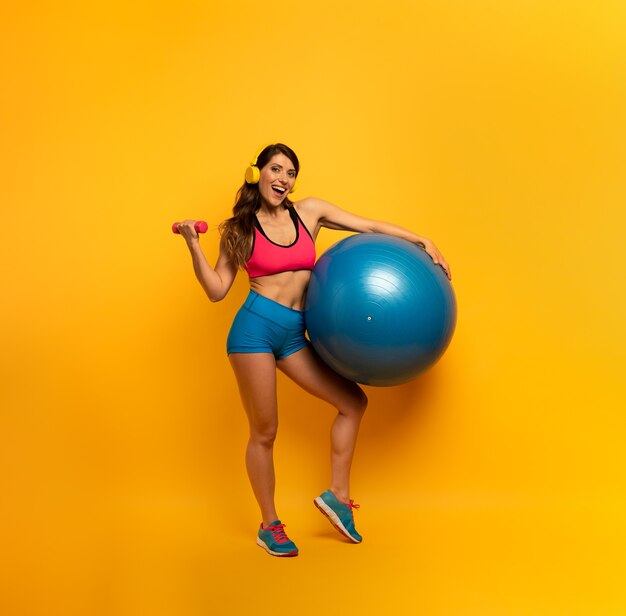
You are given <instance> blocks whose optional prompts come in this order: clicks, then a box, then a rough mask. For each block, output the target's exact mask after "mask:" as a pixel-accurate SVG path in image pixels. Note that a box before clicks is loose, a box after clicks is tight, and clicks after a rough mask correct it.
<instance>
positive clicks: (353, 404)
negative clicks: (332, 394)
mask: <svg viewBox="0 0 626 616" xmlns="http://www.w3.org/2000/svg"><path fill="white" fill-rule="evenodd" d="M368 402H369V401H368V399H367V395H366V394H365V392H364V391H363V390H362V389H361V388H360V387H359V386H358V385H355V387H354V390H353V392H352V395H351V396H350V400H349V402H348V404H347V405H346V407H345V412H348V413H354V414H357V415H363V413H365V410H366V409H367V404H368ZM341 410H342V409H340V412H341Z"/></svg>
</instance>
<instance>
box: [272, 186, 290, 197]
mask: <svg viewBox="0 0 626 616" xmlns="http://www.w3.org/2000/svg"><path fill="white" fill-rule="evenodd" d="M272 190H273V191H274V192H275V193H276V194H277V195H280V196H281V197H282V196H283V195H284V194H285V193H286V192H287V189H286V188H280V187H278V186H272Z"/></svg>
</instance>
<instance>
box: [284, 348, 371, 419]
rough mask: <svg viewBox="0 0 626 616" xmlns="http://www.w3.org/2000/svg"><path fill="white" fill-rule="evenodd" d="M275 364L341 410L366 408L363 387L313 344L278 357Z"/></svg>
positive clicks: (296, 381) (297, 381)
mask: <svg viewBox="0 0 626 616" xmlns="http://www.w3.org/2000/svg"><path fill="white" fill-rule="evenodd" d="M276 366H277V367H278V368H279V369H280V370H281V371H282V372H284V373H285V374H286V375H287V376H288V377H289V378H290V379H292V380H293V381H294V382H295V383H297V384H298V385H299V386H300V387H302V388H303V389H304V390H305V391H307V392H309V393H310V394H312V395H314V396H316V397H318V398H320V399H322V400H325V401H326V402H328V403H329V404H332V405H333V406H334V407H336V408H337V409H339V410H348V409H349V410H365V407H366V406H367V396H366V395H365V393H364V392H363V390H362V389H361V388H360V387H359V386H358V385H357V384H356V383H354V382H353V381H349V380H348V379H346V378H344V377H343V376H341V375H340V374H337V373H336V372H335V371H334V370H332V369H331V368H329V367H328V366H327V365H326V364H325V363H324V361H323V360H322V359H320V357H319V356H318V355H317V353H315V351H314V350H313V349H312V347H311V346H310V345H309V346H306V347H305V348H303V349H301V350H300V351H298V352H296V353H293V354H292V355H289V356H287V357H285V358H283V359H279V360H277V361H276Z"/></svg>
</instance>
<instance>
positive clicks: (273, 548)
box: [256, 520, 298, 556]
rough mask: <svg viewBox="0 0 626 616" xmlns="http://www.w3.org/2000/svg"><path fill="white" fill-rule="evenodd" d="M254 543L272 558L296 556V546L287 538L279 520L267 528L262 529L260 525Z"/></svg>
mask: <svg viewBox="0 0 626 616" xmlns="http://www.w3.org/2000/svg"><path fill="white" fill-rule="evenodd" d="M256 542H257V545H260V546H261V547H262V548H264V549H265V550H267V553H268V554H271V555H272V556H297V555H298V548H297V547H296V544H295V543H294V542H293V541H291V539H289V537H287V535H286V534H285V525H284V524H283V523H282V522H281V521H280V520H276V522H272V523H271V524H270V525H269V526H268V527H267V528H263V524H262V523H261V526H260V528H259V534H258V535H257V538H256Z"/></svg>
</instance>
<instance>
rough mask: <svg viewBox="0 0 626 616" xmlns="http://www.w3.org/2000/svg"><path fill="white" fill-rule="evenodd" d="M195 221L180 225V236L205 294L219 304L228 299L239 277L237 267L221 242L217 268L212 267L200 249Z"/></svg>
mask: <svg viewBox="0 0 626 616" xmlns="http://www.w3.org/2000/svg"><path fill="white" fill-rule="evenodd" d="M193 225H194V221H193V220H190V221H188V220H186V221H185V222H182V223H180V224H179V225H178V230H179V231H180V234H181V235H182V236H183V237H184V238H185V241H186V242H187V247H188V248H189V252H190V253H191V259H192V261H193V271H194V272H195V274H196V278H197V279H198V282H199V283H200V284H201V285H202V288H203V289H204V292H205V293H206V294H207V296H208V298H209V299H210V300H211V301H212V302H219V301H220V300H222V299H224V297H226V294H227V293H228V291H229V290H230V287H231V286H232V284H233V281H234V280H235V276H236V275H237V267H236V266H235V265H234V264H233V263H232V262H231V261H230V259H229V258H228V256H227V255H226V250H225V247H224V243H223V242H220V255H219V257H218V258H217V263H216V264H215V268H213V267H211V266H210V265H209V263H208V261H207V260H206V257H205V256H204V252H202V248H201V247H200V238H199V237H198V234H197V233H196V230H195V229H194V228H193Z"/></svg>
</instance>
